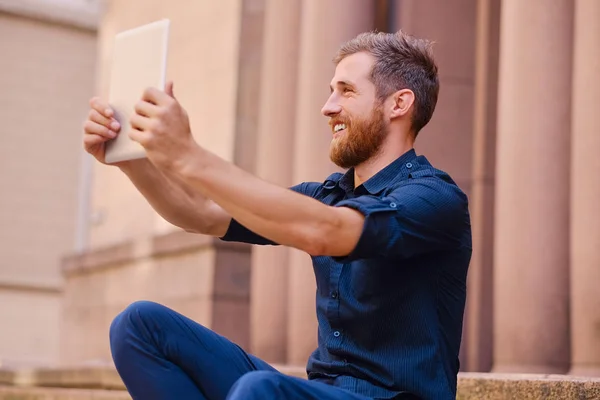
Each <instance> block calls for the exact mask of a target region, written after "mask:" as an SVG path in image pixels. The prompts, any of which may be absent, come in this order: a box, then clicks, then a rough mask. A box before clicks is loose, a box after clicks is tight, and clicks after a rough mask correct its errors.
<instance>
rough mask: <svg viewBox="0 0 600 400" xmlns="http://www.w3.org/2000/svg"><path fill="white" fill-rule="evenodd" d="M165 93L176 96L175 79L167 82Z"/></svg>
mask: <svg viewBox="0 0 600 400" xmlns="http://www.w3.org/2000/svg"><path fill="white" fill-rule="evenodd" d="M165 93H166V94H168V95H169V96H171V97H172V98H175V94H174V93H173V81H168V82H167V84H166V85H165Z"/></svg>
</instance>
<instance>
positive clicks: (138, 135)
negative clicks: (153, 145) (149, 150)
mask: <svg viewBox="0 0 600 400" xmlns="http://www.w3.org/2000/svg"><path fill="white" fill-rule="evenodd" d="M129 139H131V140H133V141H134V142H137V143H139V144H141V145H142V147H144V148H145V147H146V146H145V145H146V144H147V134H145V133H144V132H142V131H140V130H139V129H135V128H132V129H130V130H129Z"/></svg>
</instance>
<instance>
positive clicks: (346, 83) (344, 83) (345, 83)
mask: <svg viewBox="0 0 600 400" xmlns="http://www.w3.org/2000/svg"><path fill="white" fill-rule="evenodd" d="M335 85H336V86H348V87H351V88H353V89H355V88H356V86H355V85H354V83H352V82H350V81H337V82H336V83H335ZM329 91H330V93H332V92H333V86H331V85H329Z"/></svg>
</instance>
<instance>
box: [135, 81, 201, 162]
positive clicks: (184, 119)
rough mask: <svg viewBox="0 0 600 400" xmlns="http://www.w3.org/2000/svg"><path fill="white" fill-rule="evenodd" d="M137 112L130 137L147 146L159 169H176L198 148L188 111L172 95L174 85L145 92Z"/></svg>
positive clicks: (170, 84) (147, 151)
mask: <svg viewBox="0 0 600 400" xmlns="http://www.w3.org/2000/svg"><path fill="white" fill-rule="evenodd" d="M134 110H135V113H134V114H133V115H132V116H131V119H130V122H131V128H132V129H131V130H130V133H129V137H130V138H131V139H132V140H133V141H135V142H138V143H139V144H141V145H142V146H143V147H144V149H145V150H146V155H147V157H148V159H149V160H150V161H151V162H152V163H153V164H154V165H155V166H156V167H157V168H159V169H164V170H172V169H174V168H177V166H178V165H182V164H185V163H186V162H187V159H188V158H189V157H191V156H192V154H193V153H194V151H195V150H196V149H197V148H198V144H197V143H196V142H195V141H194V138H193V136H192V132H191V129H190V121H189V118H188V115H187V112H186V111H185V110H184V109H183V107H182V106H181V104H179V102H178V101H177V99H175V96H174V95H173V82H168V83H167V85H166V86H165V91H164V92H163V91H161V90H158V89H156V88H148V89H146V90H145V91H144V94H143V95H142V98H141V99H140V101H138V103H137V104H136V105H135V107H134Z"/></svg>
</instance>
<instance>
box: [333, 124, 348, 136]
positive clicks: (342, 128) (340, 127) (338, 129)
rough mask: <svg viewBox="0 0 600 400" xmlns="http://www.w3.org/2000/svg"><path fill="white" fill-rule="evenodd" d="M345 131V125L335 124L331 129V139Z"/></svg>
mask: <svg viewBox="0 0 600 400" xmlns="http://www.w3.org/2000/svg"><path fill="white" fill-rule="evenodd" d="M345 131H346V124H336V125H335V126H334V127H333V137H334V138H336V137H338V136H341V135H342V134H343V133H344V132H345Z"/></svg>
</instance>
